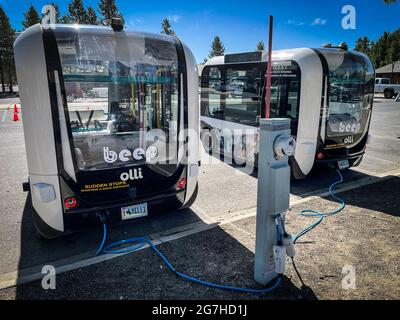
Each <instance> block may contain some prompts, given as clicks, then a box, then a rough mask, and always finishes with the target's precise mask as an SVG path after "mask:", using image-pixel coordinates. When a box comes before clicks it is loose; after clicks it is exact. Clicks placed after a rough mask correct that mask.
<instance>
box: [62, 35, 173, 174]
mask: <svg viewBox="0 0 400 320" xmlns="http://www.w3.org/2000/svg"><path fill="white" fill-rule="evenodd" d="M132 37H134V41H132V38H131V41H130V42H129V43H128V42H127V41H126V37H118V36H111V35H109V34H104V35H103V34H96V35H91V34H90V33H84V34H79V33H68V32H62V31H59V32H56V40H57V44H58V50H59V54H60V59H61V66H62V73H63V80H64V88H65V96H66V99H67V112H66V119H67V126H68V127H69V130H70V132H71V133H72V140H73V141H71V144H72V145H73V150H75V156H76V161H77V166H78V168H79V170H83V171H85V170H96V169H106V168H107V169H108V168H112V167H117V166H123V165H126V164H132V165H141V164H144V163H145V162H146V159H147V160H149V157H152V156H155V155H156V154H157V155H158V156H159V159H162V160H164V161H167V162H173V161H176V152H175V151H176V141H177V130H178V124H177V123H178V103H179V99H178V96H179V95H178V88H179V72H178V56H177V50H176V44H175V42H174V41H173V40H170V39H165V38H162V37H160V38H156V37H154V36H152V37H151V38H150V37H149V38H148V37H146V36H143V35H140V36H139V35H132ZM155 129H156V130H158V131H157V132H158V138H156V139H155V138H154V134H150V132H153V133H154V130H155ZM160 133H161V134H160ZM160 135H161V137H162V138H161V139H160ZM157 139H159V140H158V143H163V145H162V146H163V147H160V146H157V147H156V148H155V149H154V147H153V149H151V152H150V154H148V152H147V151H149V147H150V146H154V145H155V144H157V142H156V140H157ZM166 146H168V148H165V147H166ZM166 149H168V151H169V152H168V154H167V153H166ZM174 163H176V162H174Z"/></svg>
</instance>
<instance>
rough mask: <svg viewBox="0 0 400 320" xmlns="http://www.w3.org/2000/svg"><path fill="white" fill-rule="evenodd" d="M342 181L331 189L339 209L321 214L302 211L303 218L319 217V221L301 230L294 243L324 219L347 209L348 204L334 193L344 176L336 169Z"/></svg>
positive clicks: (315, 211) (309, 210)
mask: <svg viewBox="0 0 400 320" xmlns="http://www.w3.org/2000/svg"><path fill="white" fill-rule="evenodd" d="M336 171H337V173H338V175H339V177H340V179H339V180H338V181H336V182H334V183H332V184H331V185H330V187H329V194H330V195H331V197H332V198H334V199H335V200H336V201H338V202H339V207H338V208H337V209H335V210H333V211H329V212H325V213H323V212H321V211H319V210H313V209H304V210H301V211H300V212H299V215H301V216H303V217H317V218H318V220H316V221H315V222H313V223H312V224H310V225H309V226H307V227H305V228H304V229H302V230H300V232H299V233H297V234H296V235H295V236H294V237H293V243H296V241H297V240H298V239H299V238H300V237H302V236H304V235H305V234H306V233H307V232H310V231H311V230H312V229H314V228H315V227H316V226H317V225H319V224H320V223H321V222H322V220H324V218H326V217H329V216H333V215H335V214H337V213H339V212H340V211H342V210H343V209H344V208H345V207H346V204H345V203H344V201H343V200H342V199H340V198H339V197H337V196H336V195H335V194H334V193H333V188H334V187H335V186H337V185H338V184H340V183H342V182H343V176H342V174H341V173H340V171H339V170H338V169H336Z"/></svg>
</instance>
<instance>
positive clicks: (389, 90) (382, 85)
mask: <svg viewBox="0 0 400 320" xmlns="http://www.w3.org/2000/svg"><path fill="white" fill-rule="evenodd" d="M375 92H376V93H383V94H384V96H385V98H388V99H391V98H394V97H396V96H397V95H398V94H399V92H400V84H391V83H390V79H389V78H376V79H375Z"/></svg>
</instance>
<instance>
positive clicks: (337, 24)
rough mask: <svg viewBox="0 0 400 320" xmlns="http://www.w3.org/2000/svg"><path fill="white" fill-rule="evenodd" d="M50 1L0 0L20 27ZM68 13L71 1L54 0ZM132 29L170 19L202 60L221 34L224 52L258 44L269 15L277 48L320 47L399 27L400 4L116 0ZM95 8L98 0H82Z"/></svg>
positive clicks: (378, 0) (154, 28) (152, 27)
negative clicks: (347, 22) (345, 25)
mask: <svg viewBox="0 0 400 320" xmlns="http://www.w3.org/2000/svg"><path fill="white" fill-rule="evenodd" d="M48 2H51V1H46V0H30V1H25V0H13V1H10V0H0V5H1V6H2V7H3V9H4V10H5V11H6V13H7V15H8V16H9V17H10V19H11V23H12V25H13V27H14V28H16V29H21V21H22V20H23V12H25V11H26V10H27V9H28V7H29V5H30V4H31V3H32V4H33V5H34V6H35V7H36V8H37V9H38V10H39V9H40V8H41V7H42V6H43V5H45V4H47V3H48ZM55 2H57V3H58V4H59V6H60V9H61V13H62V14H64V13H65V12H66V9H67V4H68V3H69V2H70V1H69V0H58V1H57V0H55ZM116 2H117V5H118V7H119V9H120V11H121V12H122V13H123V14H124V17H125V20H126V26H127V28H129V29H136V30H143V31H150V32H160V28H161V20H162V19H163V18H164V17H168V18H170V20H171V21H172V26H173V28H174V29H175V31H176V33H177V34H178V36H179V37H180V38H181V39H182V40H183V41H184V42H185V43H186V44H187V45H188V46H189V47H190V48H191V49H192V51H193V53H194V54H195V56H196V59H197V60H198V61H199V62H201V61H203V59H204V58H205V57H206V56H207V55H208V53H209V50H210V44H211V41H212V39H213V37H214V36H215V35H219V36H220V37H221V39H222V41H223V43H224V45H225V48H226V52H228V53H233V52H243V51H252V50H254V49H255V47H256V44H257V42H258V41H259V40H264V42H265V43H266V42H267V41H266V39H267V31H268V28H267V24H268V15H269V14H272V15H273V16H274V18H275V30H274V44H273V46H274V49H283V48H295V47H319V46H320V45H321V44H322V43H326V42H330V43H334V44H336V43H339V42H341V41H346V42H347V43H348V44H349V45H350V46H351V47H352V46H353V45H354V42H355V40H356V39H357V38H358V37H360V36H364V35H367V36H368V37H369V38H370V39H377V38H378V37H379V36H380V35H381V34H382V33H383V32H384V31H394V30H396V29H397V28H399V27H400V4H394V5H384V3H383V0H347V1H342V0H332V1H315V0H314V1H311V0H297V1H293V0H286V1H285V0H280V1H279V0H264V1H260V0H252V1H243V0H240V1H239V0H230V1H225V0H224V1H223V0H220V1H216V0H214V1H213V2H205V1H197V0H164V1H160V0H153V1H135V0H117V1H116ZM83 3H84V5H85V6H88V5H91V6H93V7H95V8H96V9H97V4H98V0H83ZM347 4H350V5H353V6H354V7H355V8H356V19H357V20H356V22H357V24H356V29H355V30H344V29H342V27H341V20H342V17H343V16H344V15H343V14H342V13H341V10H342V7H343V6H344V5H347Z"/></svg>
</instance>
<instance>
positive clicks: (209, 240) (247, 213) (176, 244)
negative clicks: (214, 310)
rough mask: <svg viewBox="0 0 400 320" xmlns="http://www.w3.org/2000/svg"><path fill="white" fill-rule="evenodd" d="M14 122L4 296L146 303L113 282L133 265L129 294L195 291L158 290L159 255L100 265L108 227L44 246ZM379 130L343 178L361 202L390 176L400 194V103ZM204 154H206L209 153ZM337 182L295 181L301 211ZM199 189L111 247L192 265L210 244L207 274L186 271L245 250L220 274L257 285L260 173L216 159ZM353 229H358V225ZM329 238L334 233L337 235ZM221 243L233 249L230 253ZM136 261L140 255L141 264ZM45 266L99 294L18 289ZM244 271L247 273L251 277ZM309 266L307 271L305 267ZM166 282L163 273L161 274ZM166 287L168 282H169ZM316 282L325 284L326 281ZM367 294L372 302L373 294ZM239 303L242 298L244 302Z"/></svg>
mask: <svg viewBox="0 0 400 320" xmlns="http://www.w3.org/2000/svg"><path fill="white" fill-rule="evenodd" d="M11 110H12V109H11ZM11 117H12V113H11V111H10V110H7V107H3V108H0V163H1V164H2V165H1V166H0V177H1V178H0V179H1V180H0V182H1V185H2V188H1V191H0V210H1V212H2V214H1V216H0V219H1V223H0V252H1V255H0V289H1V290H0V298H4V299H15V298H36V297H38V298H43V297H44V298H46V297H47V298H48V297H50V298H51V297H54V298H60V297H64V298H65V297H66V298H77V297H84V298H91V299H95V298H104V296H103V295H101V293H100V291H99V290H96V289H97V288H98V289H104V288H108V289H111V290H114V291H112V294H111V297H112V298H118V297H121V296H122V297H123V298H124V297H125V298H126V297H127V298H140V294H138V295H135V294H131V295H130V294H128V293H127V292H128V291H126V292H124V293H119V292H118V286H116V285H115V282H116V281H117V280H116V279H115V280H114V279H113V277H116V278H120V277H123V276H124V275H126V265H127V264H128V263H129V265H131V268H130V269H129V270H130V271H129V276H127V277H128V278H127V279H129V281H130V284H129V288H130V289H128V288H126V289H125V290H131V292H141V291H140V290H139V291H138V287H139V286H140V285H143V283H141V282H140V281H138V280H137V278H138V277H139V278H144V280H143V279H142V280H143V281H145V282H146V281H148V283H147V282H146V283H147V286H146V288H147V289H146V290H147V291H146V293H143V292H142V297H146V298H179V292H180V291H179V290H178V289H179V288H181V289H187V288H188V284H184V285H183V287H179V285H177V284H176V285H177V287H176V288H175V287H174V286H175V284H174V283H175V282H176V281H177V280H176V279H175V280H174V279H170V280H171V281H170V282H168V285H169V286H172V287H174V289H173V288H172V287H171V288H163V289H161V288H160V287H157V290H155V291H151V289H150V287H149V285H150V284H151V283H152V282H151V280H150V279H148V280H146V277H147V276H148V277H150V274H153V271H154V270H153V269H151V268H150V267H148V266H147V264H146V263H147V262H149V261H150V260H151V259H152V258H151V255H150V253H148V252H146V251H143V252H142V251H141V252H140V253H133V254H129V255H126V256H123V257H118V258H116V259H111V260H109V259H110V258H111V257H108V256H103V257H100V258H93V255H94V253H95V251H96V249H97V247H98V245H99V242H100V240H101V237H102V230H101V229H100V228H99V229H93V230H90V231H88V232H84V233H79V234H74V235H70V236H67V237H65V238H62V239H57V240H54V241H51V242H42V241H38V240H37V239H36V237H35V234H34V229H33V225H32V221H31V212H30V205H29V198H28V197H29V195H28V194H27V193H24V192H22V187H21V183H22V182H24V181H26V179H27V166H26V158H25V147H24V138H23V132H22V122H21V121H19V122H12V121H11ZM370 133H371V134H372V141H371V143H370V145H368V147H367V153H366V155H365V157H364V159H363V162H362V164H361V165H360V166H359V167H357V168H353V169H351V170H348V171H346V172H345V173H344V180H345V184H344V186H345V187H347V188H348V189H349V190H364V191H363V193H362V195H363V196H364V197H366V198H372V199H373V198H374V197H375V195H376V192H377V189H375V187H376V188H379V190H380V189H382V188H384V187H383V185H382V186H381V187H378V186H379V183H383V180H384V179H387V178H388V177H392V178H390V179H391V180H390V181H391V185H390V186H387V185H385V188H386V189H388V190H391V189H392V190H396V189H393V188H395V187H396V186H398V185H399V184H398V180H397V179H394V178H395V177H397V175H398V174H399V173H400V103H394V102H393V101H388V100H385V99H376V101H375V107H374V110H373V116H372V122H371V128H370ZM203 156H204V157H206V155H205V154H203ZM335 179H337V177H336V173H335V172H323V173H313V174H311V175H310V176H309V177H308V178H307V179H306V180H302V181H295V182H293V183H292V186H291V203H292V206H296V208H297V207H298V206H301V205H302V201H307V200H309V199H311V200H312V201H317V202H318V201H321V203H322V202H323V201H325V200H321V198H320V195H323V193H324V192H326V188H327V186H328V185H329V184H330V182H333V181H334V180H335ZM393 179H394V180H393ZM392 184H393V185H392ZM199 186H200V189H199V196H198V198H197V200H196V202H195V204H194V205H193V206H192V208H191V209H188V210H184V211H178V212H170V213H163V214H160V215H157V216H155V217H152V218H151V219H150V218H149V219H145V220H142V221H140V222H137V223H134V224H129V225H125V226H122V227H116V228H112V229H111V230H110V234H109V238H108V239H109V240H108V241H116V240H119V239H122V238H127V237H131V236H138V235H150V237H151V238H152V239H154V240H155V242H156V243H160V244H161V246H162V247H163V248H164V249H165V250H166V251H167V252H168V254H169V258H171V260H173V261H176V262H177V263H178V264H179V265H180V266H182V267H183V266H184V262H185V261H189V258H190V256H191V255H192V253H191V252H190V244H192V247H193V248H195V247H196V244H197V245H198V243H199V241H200V239H201V241H202V243H203V246H202V247H201V250H205V251H210V252H211V253H212V254H211V253H210V256H208V257H207V256H205V258H204V259H203V260H204V261H203V260H202V261H201V264H203V267H202V268H200V269H197V271H196V270H195V266H191V265H190V264H188V266H187V269H188V270H189V271H191V270H194V272H201V271H207V270H209V269H210V270H212V269H213V268H214V269H215V268H216V269H218V262H217V260H216V262H214V264H213V260H215V259H216V258H215V257H216V256H218V254H219V255H220V258H222V257H224V254H225V253H224V252H223V251H224V250H228V249H232V251H233V252H237V257H238V259H237V260H233V261H232V263H231V264H227V263H224V264H223V265H224V267H223V268H221V270H220V272H221V273H223V272H226V273H228V274H231V277H229V278H228V279H224V280H226V281H230V282H235V281H236V280H237V281H238V282H241V281H242V282H244V283H243V284H245V285H248V286H251V285H252V281H251V280H252V276H251V273H252V266H251V263H250V262H251V261H252V260H251V257H252V253H253V251H254V248H253V246H254V244H253V242H254V230H253V226H254V221H253V220H254V213H255V210H256V209H255V206H256V190H257V179H256V176H255V175H254V174H253V175H248V174H245V173H242V172H240V170H239V169H238V168H236V167H234V166H230V165H227V164H224V163H222V162H220V161H217V160H214V161H213V164H206V165H203V166H202V167H201V170H200V177H199ZM365 186H369V187H368V188H367V187H365ZM363 188H364V189H363ZM358 192H359V191H358ZM388 201H392V202H393V201H394V200H393V198H391V199H389V200H388ZM330 202H331V201H330ZM330 205H332V203H330ZM352 206H354V207H355V208H356V207H357V203H352ZM374 209H376V208H374ZM355 210H356V209H355ZM383 211H384V210H383ZM395 211H396V209H391V210H390V212H391V213H392V214H391V219H393V221H394V222H393V225H394V226H397V229H394V230H398V223H399V222H398V213H399V212H397V213H396V212H395ZM399 211H400V210H399ZM396 214H397V216H396ZM377 216H379V218H380V219H385V217H384V216H381V215H377ZM396 218H397V220H396ZM390 221H392V220H390ZM348 222H349V223H351V221H348ZM358 222H359V223H362V220H358ZM338 223H340V222H338ZM290 224H291V227H293V228H294V229H296V228H297V225H296V223H295V220H293V221H290ZM222 226H224V227H222ZM325 231H326V232H328V231H329V230H328V231H327V230H325ZM392 231H393V230H392ZM320 236H321V237H322V238H323V239H324V240H323V241H322V242H323V243H325V244H327V245H329V242H328V241H327V238H326V237H324V232H322V231H320ZM222 244H224V245H223V246H222ZM239 244H240V245H239ZM174 248H183V249H185V248H186V250H183V249H182V250H183V251H182V250H179V252H180V254H178V255H174ZM243 248H246V250H244V251H245V253H243ZM193 250H194V249H193ZM235 250H236V251H235ZM350 251H351V250H350ZM397 251H398V250H397ZM134 255H135V258H133V256H134ZM133 259H135V261H136V262H135V263H136V264H135V263H133V262H132V260H133ZM141 259H143V260H141ZM244 260H246V263H245V264H243V265H242V264H241V262H242V261H244ZM137 261H142V262H137ZM249 261H250V262H249ZM388 263H389V262H388ZM45 264H51V265H54V266H55V267H57V270H60V271H62V272H66V273H65V275H64V276H63V277H64V278H63V279H64V280H63V281H67V283H71V281H76V279H77V278H78V279H80V278H81V277H82V278H85V279H87V281H88V283H90V287H87V288H86V289H85V290H89V291H88V292H86V291H85V292H84V294H83V293H82V292H81V291H79V290H78V289H77V288H75V289H73V290H72V291H71V290H69V291H65V292H64V293H63V292H60V289H58V290H57V291H58V293H57V294H53V295H50V296H46V295H44V293H43V292H42V291H43V290H42V289H40V290H39V289H38V290H35V289H34V288H36V287H38V288H40V283H36V284H35V282H33V284H31V286H33V285H36V287H34V288H33V287H29V286H28V287H27V285H22V286H15V284H16V283H17V281H18V282H21V283H23V282H28V281H31V280H35V279H40V271H41V268H42V267H43V265H45ZM92 265H93V266H95V267H93V266H92ZM124 266H125V267H124ZM159 266H160V264H157V268H158V269H159V268H162V267H159ZM244 267H246V270H245V271H244V269H243V268H244ZM303 267H307V266H306V265H305V264H304V265H303ZM90 268H92V269H90ZM93 268H95V269H93ZM104 268H106V269H107V270H109V269H112V270H113V273H112V274H111V273H107V274H102V273H101V270H104ZM157 268H156V269H155V270H157ZM85 270H86V271H88V270H91V271H92V272H86V271H85ZM132 270H133V271H132ZM164 271H165V270H164ZM85 272H86V273H85ZM154 272H155V271H154ZM78 274H79V276H78ZM239 274H240V277H239ZM327 274H329V272H327ZM143 275H145V277H143ZM197 275H199V274H197ZM235 275H236V276H235ZM162 276H163V275H162V274H160V275H157V276H156V277H162ZM172 278H173V277H172ZM328 278H329V277H328ZM158 280H159V281H160V283H162V281H161V279H160V278H159V279H158ZM217 280H218V279H217ZM68 281H70V282H68ZM293 281H294V280H293ZM394 281H395V283H396V280H394ZM397 281H398V280H397ZM286 282H287V285H288V286H289V287H290V290H289V289H288V291H287V292H286V293H287V295H286V296H285V291H281V292H280V293H279V298H285V297H286V298H294V299H295V298H296V297H299V296H302V294H303V293H301V292H300V291H299V290H297V289H296V288H297V287H296V286H297V285H298V284H296V283H291V281H290V278H287V279H286ZM392 283H393V281H392ZM238 284H241V283H238ZM314 285H315V286H318V282H316V283H315V284H314ZM323 285H324V286H325V285H327V284H326V283H325V284H323ZM397 285H399V283H397ZM321 286H322V285H321ZM19 288H21V289H19ZM22 288H23V290H24V292H26V291H27V290H28V291H29V292H31V294H21V290H22ZM321 288H322V287H321ZM321 288H313V289H314V291H315V292H320V291H321ZM168 289H170V292H176V296H174V295H167V296H166V295H164V293H163V292H164V291H163V290H165V291H168ZM90 290H92V291H90ZM135 290H136V291H135ZM282 290H283V289H282ZM150 291H151V292H150ZM207 293H208V294H209V295H208V296H207ZM398 294H399V292H398V291H395V292H392V296H393V295H394V296H395V297H397V298H399V297H400V296H399V295H398ZM314 295H315V294H314ZM365 295H368V290H367V293H366V294H365ZM365 295H361V296H360V298H365ZM396 295H397V296H396ZM191 297H192V296H191ZM207 297H210V298H213V297H221V296H219V295H218V294H217V293H215V292H214V291H212V292H211V291H210V290H209V289H205V291H202V294H200V293H199V298H207ZM318 297H321V298H337V295H335V294H332V295H325V296H324V295H320V296H318ZM346 297H347V296H345V297H344V298H346ZM181 298H184V297H181ZM192 298H195V297H192ZM232 298H235V296H234V297H232ZM375 298H379V296H375Z"/></svg>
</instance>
